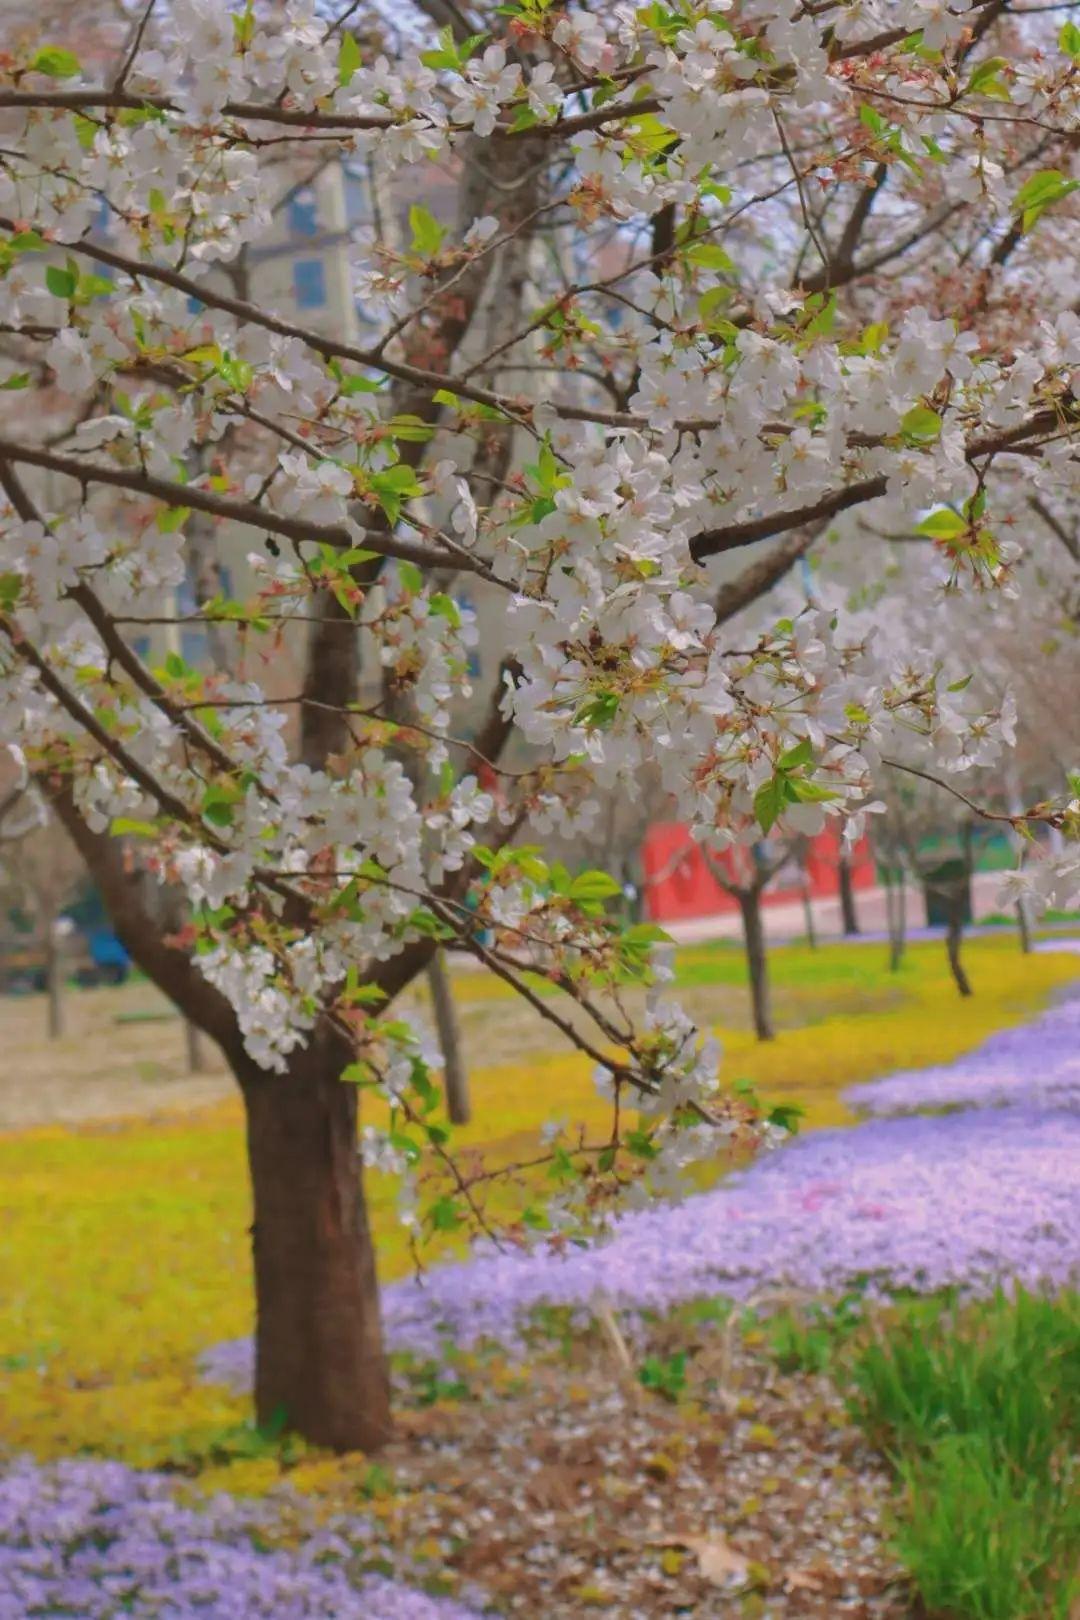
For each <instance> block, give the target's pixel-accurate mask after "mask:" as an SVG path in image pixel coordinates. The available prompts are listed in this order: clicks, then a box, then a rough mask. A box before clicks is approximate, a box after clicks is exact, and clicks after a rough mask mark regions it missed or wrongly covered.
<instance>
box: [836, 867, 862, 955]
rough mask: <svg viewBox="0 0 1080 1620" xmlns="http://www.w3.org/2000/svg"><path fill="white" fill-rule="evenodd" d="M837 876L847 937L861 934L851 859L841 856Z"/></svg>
mask: <svg viewBox="0 0 1080 1620" xmlns="http://www.w3.org/2000/svg"><path fill="white" fill-rule="evenodd" d="M836 871H837V876H838V878H839V880H840V915H841V917H842V918H843V927H844V934H845V937H846V936H847V935H849V934H857V933H858V932H859V919H858V916H857V914H856V911H855V886H854V883H853V882H852V876H851V857H850V855H841V856H840V857H839V859H838V860H837V863H836Z"/></svg>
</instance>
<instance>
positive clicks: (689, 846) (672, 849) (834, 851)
mask: <svg viewBox="0 0 1080 1620" xmlns="http://www.w3.org/2000/svg"><path fill="white" fill-rule="evenodd" d="M839 848H840V834H839V832H838V831H834V830H833V828H832V827H827V828H826V829H825V831H824V832H821V833H819V834H818V835H817V837H816V838H812V839H811V840H810V849H809V852H808V857H807V862H806V869H807V876H808V877H809V881H810V893H811V894H812V895H813V897H814V898H815V899H825V898H828V897H829V896H831V895H835V894H838V893H839V889H840V879H839V876H838V873H837V868H836V862H837V855H838V853H839ZM714 859H716V860H717V861H718V863H719V864H720V865H722V866H725V867H727V869H728V870H729V871H734V870H737V869H736V868H733V867H732V865H731V862H732V857H731V855H730V854H729V853H727V852H725V853H724V854H723V855H721V856H718V857H714ZM641 864H642V869H643V872H644V876H645V912H646V915H647V916H648V917H649V918H650V919H651V921H653V922H660V923H663V922H678V921H679V920H681V919H683V918H687V917H711V916H713V915H715V913H717V912H720V911H734V910H735V909H736V902H735V901H734V900H733V899H732V898H731V896H730V895H729V894H727V893H726V892H725V891H724V890H723V889H722V888H721V887H720V885H719V883H717V881H716V879H715V878H714V877H713V875H712V873H711V872H710V870H709V867H708V865H707V863H706V861H705V857H704V855H702V853H701V849H700V847H699V846H698V845H697V844H696V843H694V841H693V839H692V838H691V837H690V834H689V833H688V832H687V830H686V828H685V827H683V826H681V825H680V824H679V823H678V822H674V821H662V822H658V823H656V825H654V826H652V827H650V828H649V830H648V832H647V833H646V834H645V839H644V842H643V844H642V846H641ZM788 877H789V873H788V869H787V868H784V869H783V870H782V871H780V872H779V873H777V876H776V878H775V879H774V880H773V882H772V883H771V884H770V885H769V887H768V888H767V889H766V891H765V893H764V895H763V896H762V904H763V905H766V906H769V905H783V904H784V903H790V902H791V901H794V900H799V899H800V898H801V896H802V889H801V887H799V885H798V884H795V885H792V884H791V883H790V881H786V879H788ZM851 880H852V884H853V886H854V887H855V888H856V889H868V888H872V887H873V885H874V883H875V881H876V877H875V871H874V863H873V859H872V857H871V855H870V846H869V843H868V841H867V839H865V838H862V839H860V840H859V842H858V843H857V844H856V846H855V849H854V851H853V852H852V858H851Z"/></svg>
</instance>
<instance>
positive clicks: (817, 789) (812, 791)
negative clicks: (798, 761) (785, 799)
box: [788, 776, 839, 804]
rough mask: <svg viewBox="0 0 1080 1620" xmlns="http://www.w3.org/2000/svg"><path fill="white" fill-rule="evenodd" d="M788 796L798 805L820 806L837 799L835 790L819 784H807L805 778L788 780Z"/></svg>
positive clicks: (799, 777)
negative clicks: (796, 801) (826, 801)
mask: <svg viewBox="0 0 1080 1620" xmlns="http://www.w3.org/2000/svg"><path fill="white" fill-rule="evenodd" d="M788 796H789V797H790V798H793V799H797V800H798V802H799V803H800V804H820V803H824V802H825V800H827V799H835V798H838V797H839V795H838V794H837V792H836V790H835V788H830V787H823V786H822V785H821V783H820V782H809V781H807V779H806V777H805V776H795V777H791V778H789V780H788Z"/></svg>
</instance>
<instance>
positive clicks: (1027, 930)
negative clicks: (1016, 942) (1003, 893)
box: [1016, 899, 1031, 956]
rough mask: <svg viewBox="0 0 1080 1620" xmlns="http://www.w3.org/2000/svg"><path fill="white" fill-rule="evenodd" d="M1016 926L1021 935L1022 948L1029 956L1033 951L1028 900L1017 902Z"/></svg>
mask: <svg viewBox="0 0 1080 1620" xmlns="http://www.w3.org/2000/svg"><path fill="white" fill-rule="evenodd" d="M1016 926H1017V930H1018V932H1019V935H1020V949H1021V950H1022V951H1023V953H1024V955H1025V956H1027V955H1028V954H1029V953H1030V951H1031V918H1030V917H1029V916H1028V908H1027V901H1026V900H1023V899H1021V900H1018V901H1017V902H1016Z"/></svg>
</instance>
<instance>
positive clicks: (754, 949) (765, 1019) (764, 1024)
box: [736, 887, 775, 1041]
mask: <svg viewBox="0 0 1080 1620" xmlns="http://www.w3.org/2000/svg"><path fill="white" fill-rule="evenodd" d="M736 898H737V899H738V902H739V910H740V912H741V913H742V926H743V942H744V944H745V946H746V967H747V971H748V973H749V975H750V1004H751V1007H752V1009H753V1016H754V1033H755V1034H756V1035H757V1038H758V1040H759V1041H771V1040H772V1039H773V1036H774V1034H775V1031H774V1029H773V1024H772V1008H771V1005H770V996H769V971H768V962H767V959H766V955H765V930H764V929H763V927H762V925H761V890H760V889H759V888H756V887H755V888H750V889H738V890H737V891H736Z"/></svg>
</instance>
